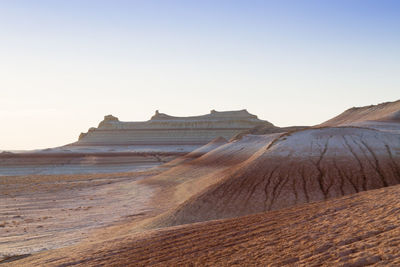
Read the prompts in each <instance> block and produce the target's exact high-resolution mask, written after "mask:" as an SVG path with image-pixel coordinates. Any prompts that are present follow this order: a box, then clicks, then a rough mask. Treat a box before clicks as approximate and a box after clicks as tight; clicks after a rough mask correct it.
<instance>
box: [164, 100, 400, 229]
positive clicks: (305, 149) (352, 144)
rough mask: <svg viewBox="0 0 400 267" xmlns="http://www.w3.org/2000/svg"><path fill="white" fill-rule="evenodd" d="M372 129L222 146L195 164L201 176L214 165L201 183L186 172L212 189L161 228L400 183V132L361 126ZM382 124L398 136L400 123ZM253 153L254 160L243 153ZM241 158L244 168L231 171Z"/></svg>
mask: <svg viewBox="0 0 400 267" xmlns="http://www.w3.org/2000/svg"><path fill="white" fill-rule="evenodd" d="M394 103H396V102H394ZM388 105H389V104H386V106H388ZM389 106H391V105H389ZM361 109H363V108H361ZM399 110H400V109H399ZM396 112H398V111H396V110H393V111H392V113H393V114H396ZM384 117H386V116H384ZM370 118H371V117H368V119H370ZM373 118H376V119H379V118H380V117H379V116H375V115H374V117H373ZM366 122H368V123H370V124H368V125H374V127H356V126H353V125H351V124H349V126H337V127H327V126H326V127H314V128H309V129H303V130H299V131H294V132H287V133H280V134H279V133H278V134H269V135H259V136H254V135H247V136H244V137H243V138H242V139H241V140H236V141H233V142H230V143H228V144H226V145H224V146H222V147H219V148H218V149H217V150H216V151H211V152H210V153H207V154H205V155H204V156H202V157H200V158H199V159H197V160H196V161H194V162H192V163H191V167H192V169H196V168H199V167H196V165H197V164H199V166H204V165H205V164H204V162H202V161H205V160H207V162H209V163H208V164H206V165H207V166H209V168H211V169H212V172H207V171H204V172H198V173H197V177H194V176H193V175H192V174H189V173H185V172H181V173H180V174H181V175H180V176H179V177H180V179H184V178H183V177H186V178H188V179H191V180H193V181H196V184H207V183H205V182H199V181H208V186H205V187H203V188H202V189H200V188H199V187H196V190H197V192H196V194H194V195H193V196H191V197H190V198H189V199H188V200H187V201H185V202H184V203H181V204H180V206H179V207H178V208H177V209H175V210H174V211H173V212H170V213H168V214H166V215H165V217H160V220H159V221H158V222H157V223H156V226H163V225H179V224H186V223H193V222H200V221H207V220H212V219H220V218H229V217H236V216H241V215H246V214H251V213H257V212H263V211H270V210H277V209H282V208H287V207H291V206H294V205H299V204H303V203H309V202H315V201H321V200H327V199H331V198H336V197H340V196H344V195H348V194H354V193H358V192H361V191H366V190H370V189H377V188H381V187H387V186H391V185H396V184H399V183H400V134H399V132H397V131H394V130H393V131H388V128H387V127H386V126H385V127H383V129H380V127H379V124H376V123H377V122H379V121H378V120H377V121H372V120H371V121H362V120H357V123H366ZM382 123H391V125H392V129H396V127H397V129H398V128H399V126H400V123H398V122H382ZM250 147H253V149H252V152H251V153H242V151H244V150H243V149H244V148H246V149H249V148H250ZM217 151H218V153H216V152H217ZM239 157H240V158H241V160H240V162H235V163H234V164H232V159H234V158H239ZM212 162H216V164H213V163H212ZM216 165H218V167H214V166H216ZM182 167H183V166H182ZM215 168H218V169H219V170H222V171H219V172H216V171H215ZM171 171H172V170H171ZM174 173H179V172H178V171H174ZM175 177H176V176H175ZM210 181H212V182H210Z"/></svg>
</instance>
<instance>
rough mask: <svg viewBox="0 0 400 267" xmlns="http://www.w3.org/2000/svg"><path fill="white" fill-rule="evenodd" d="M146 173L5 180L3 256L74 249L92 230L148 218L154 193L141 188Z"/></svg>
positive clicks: (0, 228)
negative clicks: (129, 220) (149, 202)
mask: <svg viewBox="0 0 400 267" xmlns="http://www.w3.org/2000/svg"><path fill="white" fill-rule="evenodd" d="M146 175H148V174H146V173H143V174H141V173H132V174H120V175H118V174H113V175H86V176H73V177H69V176H59V177H56V176H25V177H3V178H1V187H0V191H1V194H0V236H1V238H0V252H1V254H2V256H5V255H19V254H30V253H33V252H37V251H40V250H44V249H53V248H57V247H61V246H66V245H71V244H74V243H76V242H78V241H80V240H82V239H83V238H86V237H87V236H88V234H89V233H90V230H92V229H94V228H98V227H102V226H106V225H110V224H113V223H115V222H118V221H121V220H124V219H127V218H135V217H140V216H145V215H146V214H147V213H149V212H151V211H152V210H154V208H152V207H150V206H149V205H147V203H148V200H149V199H150V198H151V196H152V194H153V193H154V190H155V189H154V188H152V187H151V186H146V185H141V184H138V181H139V180H140V179H143V178H144V177H146Z"/></svg>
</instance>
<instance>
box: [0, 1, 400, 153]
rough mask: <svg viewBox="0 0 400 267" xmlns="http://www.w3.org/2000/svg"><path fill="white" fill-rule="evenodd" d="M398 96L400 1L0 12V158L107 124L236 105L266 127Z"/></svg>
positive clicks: (106, 4) (93, 4)
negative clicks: (106, 119)
mask: <svg viewBox="0 0 400 267" xmlns="http://www.w3.org/2000/svg"><path fill="white" fill-rule="evenodd" d="M397 99H400V1H396V0H392V1H388V0H375V1H370V0H359V1H356V0H331V1H327V0H319V1H312V0H309V1H302V0H293V1H286V0H275V1H256V0H255V1H252V0H243V1H235V0H229V1H220V0H212V1H207V0H202V1H194V0H193V1H189V0H187V1H169V0H160V1H152V0H143V1H120V0H109V1H100V0H92V1H88V0H65V1H57V0H51V1H38V0H35V1H31V0H29V1H19V0H9V1H5V0H2V1H0V125H1V126H0V149H32V148H44V147H52V146H58V145H63V144H67V143H71V142H73V141H75V140H77V138H78V135H79V133H80V132H82V131H87V129H88V128H89V127H92V126H97V124H98V123H99V121H101V120H102V118H103V116H104V115H106V114H113V115H115V116H117V117H119V118H120V120H125V121H133V120H147V119H149V118H150V116H152V115H153V113H154V111H155V110H156V109H159V110H160V111H161V112H165V113H168V114H170V115H176V116H186V115H199V114H205V113H208V112H209V111H210V110H211V109H215V110H236V109H243V108H246V109H248V110H249V112H251V113H253V114H256V115H258V116H259V118H261V119H265V120H268V121H270V122H272V123H274V124H275V125H278V126H288V125H313V124H317V123H321V122H323V121H325V120H327V119H329V118H331V117H333V116H335V115H337V114H339V113H341V112H342V111H344V110H345V109H347V108H350V107H352V106H363V105H370V104H376V103H380V102H385V101H394V100H397Z"/></svg>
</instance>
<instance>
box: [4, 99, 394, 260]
mask: <svg viewBox="0 0 400 267" xmlns="http://www.w3.org/2000/svg"><path fill="white" fill-rule="evenodd" d="M399 110H400V101H396V102H390V103H382V104H379V105H375V106H369V107H363V108H358V109H354V108H353V109H350V110H347V111H345V112H344V113H342V114H340V115H338V116H337V117H336V118H333V119H331V120H328V121H327V122H325V123H322V124H321V125H316V126H312V127H304V126H302V127H286V128H285V127H284V128H279V127H277V126H274V125H272V124H271V123H268V122H266V123H265V125H262V126H261V127H260V126H259V125H256V126H254V127H253V128H254V129H255V130H252V128H250V129H247V130H243V131H242V132H239V133H240V134H238V132H232V133H231V134H230V136H225V137H222V136H220V137H216V138H214V136H212V137H210V139H211V138H214V139H213V140H211V141H209V142H208V143H207V144H205V145H198V144H191V145H190V144H185V145H182V144H181V143H178V144H176V145H175V146H174V145H171V143H170V141H168V142H169V144H168V147H166V145H165V144H160V145H154V144H151V145H150V146H148V147H146V146H145V145H143V144H141V145H136V146H135V144H127V145H126V146H123V145H121V144H118V145H117V146H114V145H112V144H111V145H110V144H104V143H102V144H92V145H88V144H85V145H82V146H80V144H79V142H80V141H78V143H77V144H71V145H67V146H64V147H62V148H54V149H52V150H47V151H36V152H29V153H15V154H9V153H3V154H2V157H3V161H2V168H4V167H5V166H10V165H11V166H13V169H14V175H9V174H8V175H4V174H3V176H2V177H1V179H0V181H1V187H0V189H1V199H2V201H1V210H0V212H1V218H2V220H1V221H2V223H1V228H0V231H1V233H2V234H1V242H0V251H1V253H2V263H4V264H6V265H10V266H70V265H81V266H98V265H107V266H121V265H139V266H142V265H192V264H199V265H240V266H243V265H260V264H261V265H262V264H263V263H269V264H271V265H273V266H282V265H294V266H297V265H301V266H302V265H307V266H314V265H315V266H317V265H318V266H319V265H326V266H331V265H332V264H333V265H341V266H364V265H367V264H378V265H387V264H393V265H396V264H398V262H397V261H396V259H397V258H398V257H397V256H396V255H397V254H398V253H399V251H398V249H397V247H398V243H396V240H397V239H396V236H397V234H396V231H397V229H398V226H399V225H398V220H397V219H398V216H399V215H400V214H398V212H397V211H398V207H397V206H396V205H397V200H396V195H397V194H398V193H397V191H398V187H399V186H400V185H399V184H400V121H399V119H398V116H397V115H396V114H397V113H398V112H399ZM360 113H361V114H362V116H360ZM360 117H361V118H360ZM186 120H190V118H187V119H186ZM238 120H239V119H238ZM239 121H240V120H239ZM210 123H212V122H210ZM211 128H212V127H211ZM260 129H261V130H260ZM160 138H162V135H160ZM160 138H159V139H157V140H162V139H160ZM120 140H121V139H120ZM157 142H160V141H157ZM61 149H62V150H64V151H63V152H60V151H61ZM66 149H68V151H65V150H66ZM74 149H75V151H74ZM134 149H136V151H134ZM71 151H74V152H71ZM89 151H90V153H89ZM106 151H107V152H106ZM50 153H53V154H54V155H52V156H51V157H50V156H49V155H50ZM143 158H145V159H147V160H144V159H143ZM49 159H52V161H49ZM151 161H153V162H154V161H156V162H157V164H154V163H153V164H149V162H151ZM26 162H29V164H32V166H42V165H43V164H47V165H46V166H47V168H49V170H51V173H50V174H48V173H45V174H33V173H30V172H26V171H24V170H25V166H24V163H25V164H26ZM65 162H68V164H69V165H68V164H66V163H65ZM59 164H64V165H63V166H66V167H64V169H62V168H60V167H58V165H59ZM74 164H75V165H74ZM115 164H123V165H124V166H125V167H124V168H120V167H115ZM135 165H137V166H136V167H135ZM19 166H20V168H21V169H22V170H20V172H22V173H23V174H22V175H21V174H19V172H18V167H19ZM51 166H53V167H51ZM54 166H57V167H54ZM77 166H84V167H83V168H81V169H80V171H77ZM128 166H129V168H128ZM50 167H51V168H50ZM130 168H132V169H130ZM69 169H72V170H69ZM104 169H107V171H104ZM67 170H69V171H67ZM188 242H189V243H188ZM60 255H62V256H61V257H60Z"/></svg>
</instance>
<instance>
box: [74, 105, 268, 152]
mask: <svg viewBox="0 0 400 267" xmlns="http://www.w3.org/2000/svg"><path fill="white" fill-rule="evenodd" d="M256 126H266V127H270V128H275V127H274V126H273V125H272V124H271V123H269V122H267V121H263V120H260V119H258V118H257V116H255V115H252V114H250V113H249V112H247V110H245V109H244V110H238V111H224V112H218V111H215V110H212V111H211V112H210V114H207V115H202V116H193V117H173V116H170V115H167V114H164V113H159V112H158V111H156V114H155V115H154V116H153V117H151V119H150V120H148V121H143V122H121V121H119V120H118V118H116V117H114V116H112V115H107V116H105V117H104V120H103V121H102V122H100V124H99V126H98V127H97V128H90V129H89V131H88V132H87V133H82V134H81V135H80V137H79V141H78V142H76V143H75V145H185V144H186V145H205V144H207V143H208V142H210V141H211V140H213V139H215V138H217V137H224V138H225V139H227V140H229V139H230V138H232V137H233V136H234V135H236V134H238V133H240V132H242V131H244V130H248V129H251V128H253V127H256Z"/></svg>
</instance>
